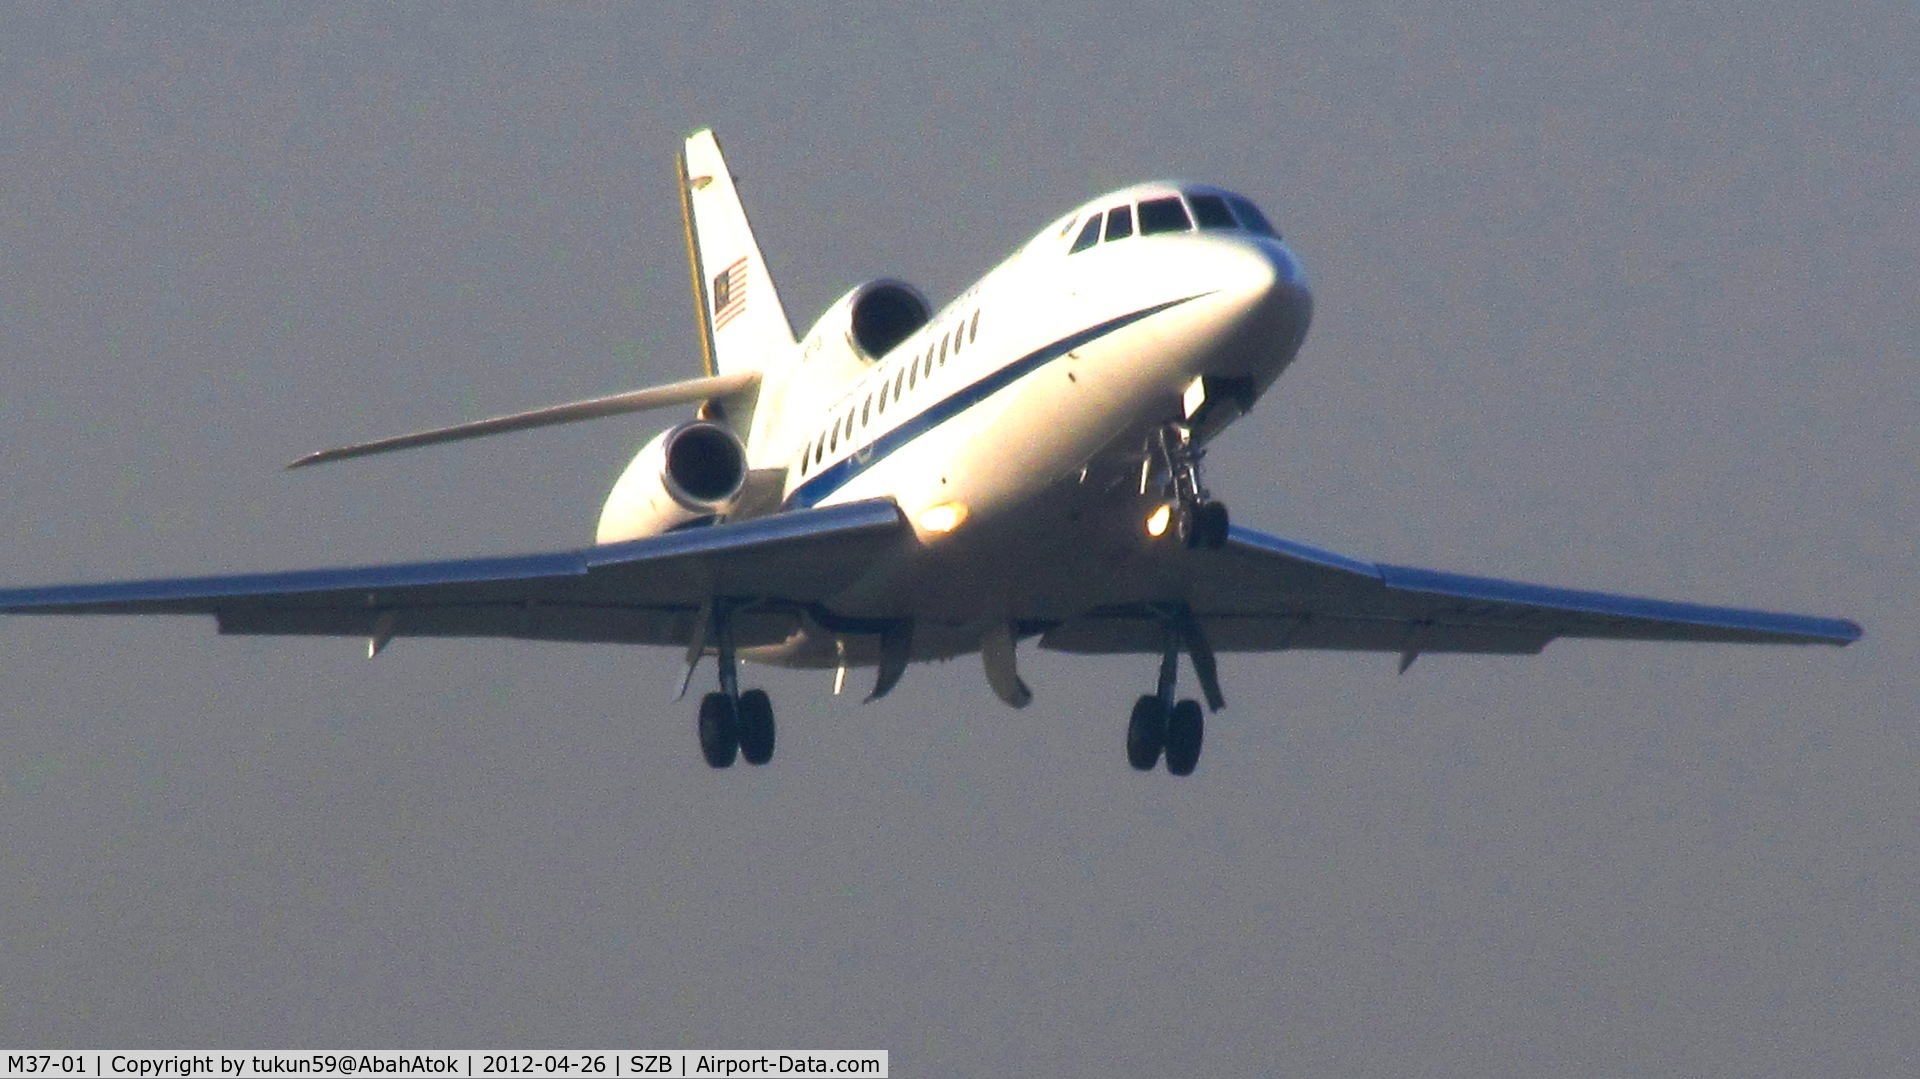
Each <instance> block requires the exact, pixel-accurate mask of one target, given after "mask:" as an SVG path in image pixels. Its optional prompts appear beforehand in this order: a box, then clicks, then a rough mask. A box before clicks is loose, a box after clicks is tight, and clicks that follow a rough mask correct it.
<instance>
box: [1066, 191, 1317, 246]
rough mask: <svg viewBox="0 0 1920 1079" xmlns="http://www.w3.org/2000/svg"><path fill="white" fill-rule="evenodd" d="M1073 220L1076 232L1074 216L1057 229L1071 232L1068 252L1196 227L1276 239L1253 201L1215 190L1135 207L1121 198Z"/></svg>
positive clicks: (1276, 234)
mask: <svg viewBox="0 0 1920 1079" xmlns="http://www.w3.org/2000/svg"><path fill="white" fill-rule="evenodd" d="M1077 223H1078V224H1079V226H1080V227H1079V230H1078V232H1077V233H1076V232H1075V231H1074V225H1075V224H1076V221H1074V220H1073V219H1069V220H1068V221H1067V223H1066V224H1065V225H1064V226H1062V227H1061V229H1060V231H1059V235H1060V236H1061V237H1063V238H1064V237H1066V236H1067V235H1068V234H1070V233H1072V234H1074V239H1073V243H1072V244H1071V245H1070V246H1069V247H1068V248H1067V253H1068V254H1075V253H1078V252H1081V251H1086V250H1089V249H1090V248H1093V247H1096V246H1100V245H1102V244H1110V243H1115V242H1117V241H1120V240H1124V239H1127V238H1128V237H1131V236H1134V235H1140V236H1153V235H1156V234H1159V233H1169V232H1188V231H1191V230H1193V229H1196V228H1198V229H1200V230H1202V231H1223V232H1251V233H1253V234H1254V235H1256V236H1271V237H1273V238H1274V239H1276V240H1277V239H1279V238H1280V233H1279V231H1278V230H1277V229H1275V228H1274V227H1273V223H1272V222H1270V221H1268V220H1267V217H1266V215H1265V214H1263V213H1261V212H1260V208H1259V207H1257V206H1255V205H1254V204H1253V202H1252V201H1251V200H1249V199H1247V198H1245V197H1243V196H1240V195H1235V194H1232V193H1230V192H1225V191H1219V190H1213V191H1204V190H1193V191H1183V192H1181V193H1180V194H1178V195H1159V196H1155V197H1153V198H1146V199H1141V200H1140V202H1139V204H1138V205H1135V204H1133V203H1125V202H1123V203H1120V204H1119V205H1117V206H1107V207H1102V208H1100V209H1097V210H1093V211H1091V212H1089V213H1088V214H1087V216H1086V217H1084V218H1082V219H1080V220H1079V221H1078V222H1077ZM1103 223H1104V226H1105V227H1104V228H1103V227H1102V224H1103ZM1136 223H1137V229H1136Z"/></svg>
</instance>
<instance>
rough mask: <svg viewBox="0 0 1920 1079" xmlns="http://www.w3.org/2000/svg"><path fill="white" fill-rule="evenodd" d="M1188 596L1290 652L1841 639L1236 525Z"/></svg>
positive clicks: (1149, 629) (1104, 627) (1114, 611)
mask: <svg viewBox="0 0 1920 1079" xmlns="http://www.w3.org/2000/svg"><path fill="white" fill-rule="evenodd" d="M1184 590H1185V597H1184V598H1185V601H1186V603H1187V605H1188V606H1189V607H1190V608H1191V609H1192V611H1193V613H1194V615H1196V616H1197V617H1198V618H1199V619H1200V622H1201V624H1202V625H1203V626H1204V627H1205V628H1206V631H1207V636H1208V638H1209V640H1210V642H1211V644H1212V645H1213V647H1214V648H1215V649H1217V650H1220V651H1249V652H1264V651H1277V650H1280V649H1286V648H1326V649H1347V650H1356V651H1368V652H1396V653H1399V655H1400V657H1401V664H1402V666H1401V669H1402V670H1404V669H1405V668H1406V665H1407V664H1411V663H1412V662H1413V658H1414V657H1416V656H1418V655H1419V654H1421V653H1422V652H1496V653H1518V654H1533V653H1536V652H1539V651H1540V650H1541V649H1542V648H1545V647H1546V646H1547V643H1548V642H1549V641H1552V640H1554V639H1555V638H1557V637H1600V638H1611V639H1616V640H1640V641H1722V642H1730V643H1741V644H1839V645H1844V644H1847V643H1850V642H1852V641H1855V640H1858V639H1859V638H1860V627H1859V626H1858V625H1856V624H1854V623H1852V622H1849V621H1845V620H1844V619H1838V618H1814V617H1810V616H1807V615H1797V614H1773V613H1769V612H1766V611H1752V610H1744V609H1741V608H1735V607H1707V606H1702V605H1699V604H1693V603H1674V602H1671V601H1667V600H1657V599H1641V598H1639V597H1636V596H1621V595H1613V594H1610V593H1606V592H1583V591H1577V590H1574V589H1570V588H1550V587H1547V586H1545V585H1535V584H1521V583H1519V582H1515V581H1503V580H1498V579H1495V578H1491V577H1469V576H1465V575H1463V574H1457V573H1442V572H1439V571H1437V570H1430V569H1416V568H1413V567H1410V566H1392V565H1384V564H1377V563H1373V562H1365V561H1361V560H1360V559H1356V558H1348V557H1346V556H1345V555H1340V554H1335V553H1334V552H1332V551H1325V550H1321V549H1320V548H1317V547H1312V546H1309V545H1307V544H1304V543H1296V542H1293V541H1291V540H1285V539H1280V538H1279V537H1276V536H1269V535H1265V534H1263V533H1260V532H1254V531H1252V530H1250V529H1245V528H1234V529H1233V530H1232V532H1231V535H1230V538H1229V539H1228V542H1227V545H1226V546H1225V547H1224V548H1222V549H1221V550H1219V551H1197V552H1193V555H1192V563H1191V566H1190V569H1189V572H1188V574H1187V575H1186V579H1185V582H1184ZM1160 619H1161V616H1160V615H1159V614H1157V613H1156V612H1155V610H1154V609H1153V608H1152V607H1150V606H1149V605H1146V604H1126V605H1118V606H1114V607H1110V608H1103V609H1100V610H1096V611H1093V612H1090V613H1089V614H1088V615H1087V616H1085V617H1083V618H1079V619H1075V620H1072V621H1069V622H1066V623H1063V624H1061V625H1059V626H1056V627H1054V628H1053V629H1051V630H1049V631H1048V632H1047V634H1046V635H1045V637H1043V638H1042V641H1041V643H1042V646H1043V647H1047V648H1055V649H1059V650H1061V651H1067V652H1158V651H1159V650H1160V649H1161V647H1162V643H1161V642H1162V640H1163V636H1162V634H1163V630H1162V627H1161V621H1160Z"/></svg>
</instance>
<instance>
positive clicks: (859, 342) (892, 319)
mask: <svg viewBox="0 0 1920 1079" xmlns="http://www.w3.org/2000/svg"><path fill="white" fill-rule="evenodd" d="M931 317H933V310H932V308H930V307H928V306H927V298H926V297H925V296H922V295H920V290H919V289H916V288H914V287H913V286H912V285H909V284H907V283H906V282H904V281H894V280H890V279H887V278H882V279H880V280H878V281H868V282H866V283H865V284H862V285H856V286H854V288H853V290H852V291H850V292H848V293H847V294H846V295H845V296H842V297H840V298H839V299H838V300H835V301H834V303H833V306H832V307H829V308H827V311H826V313H825V314H823V315H821V316H820V320H819V321H818V322H815V323H814V324H813V329H811V330H808V331H807V336H806V338H805V339H804V340H803V341H802V342H801V345H800V353H801V355H802V356H810V355H813V354H816V353H822V352H830V351H842V352H845V353H847V354H849V355H851V356H852V357H853V358H855V359H857V360H859V361H860V362H861V363H872V362H873V361H875V360H877V359H879V358H880V357H882V356H885V355H886V354H887V353H889V352H892V351H893V349H894V346H895V345H898V344H899V343H900V342H902V341H905V340H906V339H907V338H909V337H911V336H913V331H915V330H917V329H919V328H920V327H922V326H925V325H926V324H927V319H929V318H931Z"/></svg>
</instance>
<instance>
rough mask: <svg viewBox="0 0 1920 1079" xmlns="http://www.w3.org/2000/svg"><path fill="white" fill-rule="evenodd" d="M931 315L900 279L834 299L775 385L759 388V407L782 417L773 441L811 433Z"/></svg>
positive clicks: (873, 283) (921, 298)
mask: <svg viewBox="0 0 1920 1079" xmlns="http://www.w3.org/2000/svg"><path fill="white" fill-rule="evenodd" d="M932 317H933V314H932V309H931V308H929V307H928V306H927V300H926V297H924V296H922V295H920V290H919V289H916V288H914V287H913V286H912V285H909V284H907V283H905V282H903V281H894V280H889V279H885V278H883V279H881V280H877V281H868V282H867V283H865V284H863V285H858V286H856V287H855V288H854V289H853V290H852V291H850V292H848V293H847V294H846V295H845V296H842V297H840V298H839V299H838V300H835V301H834V303H833V306H832V307H829V308H827V311H826V314H823V315H821V316H820V318H819V320H818V321H816V322H815V323H814V324H813V328H812V329H810V330H808V331H807V335H806V336H805V337H802V338H801V339H800V346H799V349H798V351H797V352H796V353H795V355H796V356H797V357H798V359H797V360H796V362H795V363H794V365H793V367H792V368H791V369H790V370H788V371H787V372H786V373H785V375H784V377H783V378H781V380H780V381H779V383H778V384H777V385H776V386H772V387H769V386H766V385H763V386H762V387H761V397H760V401H761V404H762V406H766V405H768V404H769V403H771V406H772V408H773V409H774V410H775V414H776V415H779V416H781V417H783V425H782V427H781V433H780V435H779V436H778V438H777V441H779V442H780V443H781V444H782V445H785V443H786V440H787V439H790V438H791V439H799V438H804V437H806V436H807V435H808V434H810V433H811V431H812V425H813V424H814V423H815V422H817V420H818V419H819V416H820V414H821V412H822V411H823V410H825V409H826V408H828V407H829V406H831V405H832V404H833V402H834V400H835V399H836V398H838V397H839V396H840V395H841V394H842V393H843V392H845V391H846V388H847V387H848V386H849V385H852V384H853V382H854V381H855V380H857V379H858V378H860V376H861V375H863V374H865V373H866V371H867V367H868V365H870V364H872V363H873V362H874V361H875V360H878V359H879V358H880V357H882V356H885V355H886V354H887V353H889V352H892V351H893V350H894V349H895V348H897V347H898V346H899V344H900V342H902V341H905V340H906V339H907V338H909V337H912V336H913V334H914V331H916V330H918V329H919V328H920V327H922V326H925V325H926V324H927V320H928V319H929V318H932ZM789 425H790V426H789Z"/></svg>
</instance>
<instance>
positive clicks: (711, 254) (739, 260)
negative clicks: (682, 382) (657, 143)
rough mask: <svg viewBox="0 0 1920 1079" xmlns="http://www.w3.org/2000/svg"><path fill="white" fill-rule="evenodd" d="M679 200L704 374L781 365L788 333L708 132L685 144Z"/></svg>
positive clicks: (782, 311) (790, 342)
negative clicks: (682, 213)
mask: <svg viewBox="0 0 1920 1079" xmlns="http://www.w3.org/2000/svg"><path fill="white" fill-rule="evenodd" d="M680 198H681V205H682V207H683V208H684V209H685V211H686V221H687V247H688V254H689V256H690V257H691V259H692V263H693V287H694V294H695V297H696V298H697V299H698V300H699V303H700V328H701V345H702V347H703V349H704V350H705V353H706V354H705V356H704V357H703V359H704V361H705V363H706V372H705V373H706V374H709V375H720V374H732V373H733V372H736V371H747V370H764V369H765V368H766V367H767V366H768V365H769V364H771V363H775V362H778V361H779V360H782V359H784V358H785V354H786V353H787V352H788V351H790V350H791V349H792V348H793V327H792V326H791V325H789V324H788V322H787V312H786V309H785V308H784V307H782V306H781V304H780V294H779V293H778V292H776V291H774V287H773V275H772V274H770V273H768V272H767V263H766V260H765V259H763V258H761V257H760V245H759V244H758V243H756V242H755V241H754V238H753V228H752V226H750V225H748V224H747V213H746V211H745V210H744V209H742V208H741V206H740V196H739V194H738V193H737V192H736V191H735V190H734V186H733V174H732V173H731V172H729V171H727V161H726V158H724V157H722V156H721V154H720V144H719V142H717V141H715V139H714V137H713V132H712V131H705V130H703V131H697V132H695V133H694V134H692V135H691V136H689V137H688V138H687V146H686V152H685V153H684V154H682V155H681V158H680ZM743 433H744V432H743Z"/></svg>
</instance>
